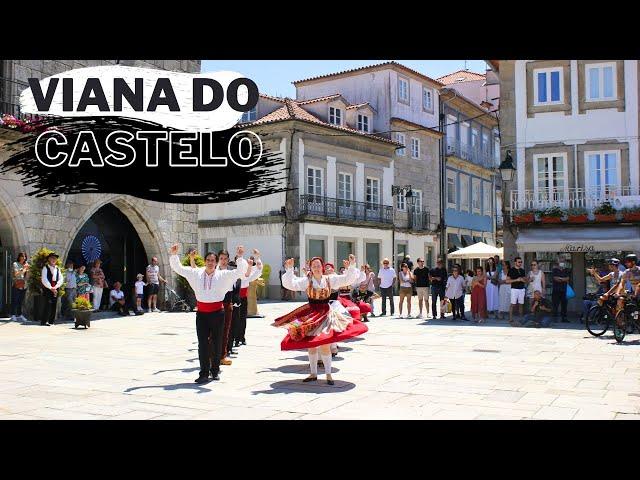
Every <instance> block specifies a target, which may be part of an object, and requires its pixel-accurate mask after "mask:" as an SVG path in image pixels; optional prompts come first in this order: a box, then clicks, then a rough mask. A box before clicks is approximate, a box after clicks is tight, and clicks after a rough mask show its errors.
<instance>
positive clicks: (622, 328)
mask: <svg viewBox="0 0 640 480" xmlns="http://www.w3.org/2000/svg"><path fill="white" fill-rule="evenodd" d="M628 324H629V319H628V318H627V313H626V312H625V311H624V310H620V311H619V312H618V314H617V315H616V320H615V322H614V324H613V336H614V338H615V339H616V342H618V343H621V342H622V340H624V336H625V335H626V334H627V326H628Z"/></svg>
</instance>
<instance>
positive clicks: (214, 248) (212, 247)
mask: <svg viewBox="0 0 640 480" xmlns="http://www.w3.org/2000/svg"><path fill="white" fill-rule="evenodd" d="M220 250H224V242H222V241H218V242H206V243H205V244H204V254H207V253H209V252H214V253H218V252H219V251H220Z"/></svg>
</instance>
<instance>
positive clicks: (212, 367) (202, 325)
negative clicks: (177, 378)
mask: <svg viewBox="0 0 640 480" xmlns="http://www.w3.org/2000/svg"><path fill="white" fill-rule="evenodd" d="M196 333H197V334H198V360H200V376H201V377H206V376H208V375H209V371H211V372H213V373H214V374H217V373H218V372H219V371H220V357H221V355H222V338H223V336H224V310H218V311H217V312H211V313H205V312H197V313H196ZM209 336H211V339H212V341H211V347H209ZM209 348H211V349H212V350H213V351H210V349H209Z"/></svg>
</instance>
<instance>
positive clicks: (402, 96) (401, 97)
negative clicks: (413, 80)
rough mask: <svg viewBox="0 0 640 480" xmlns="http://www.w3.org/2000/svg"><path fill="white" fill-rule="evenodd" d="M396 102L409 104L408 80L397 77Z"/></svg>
mask: <svg viewBox="0 0 640 480" xmlns="http://www.w3.org/2000/svg"><path fill="white" fill-rule="evenodd" d="M398 101H399V102H402V103H409V80H407V79H406V78H402V77H398Z"/></svg>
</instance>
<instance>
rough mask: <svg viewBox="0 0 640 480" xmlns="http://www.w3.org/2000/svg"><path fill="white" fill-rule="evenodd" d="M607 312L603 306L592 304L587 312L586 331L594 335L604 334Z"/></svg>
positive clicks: (606, 324)
mask: <svg viewBox="0 0 640 480" xmlns="http://www.w3.org/2000/svg"><path fill="white" fill-rule="evenodd" d="M609 321H610V319H609V312H608V311H607V309H606V308H605V307H601V306H600V305H594V306H593V307H591V308H590V309H589V311H588V312H587V319H586V321H585V323H586V325H587V331H588V332H589V333H590V334H591V335H593V336H594V337H599V336H600V335H604V333H605V332H606V331H607V329H608V328H609Z"/></svg>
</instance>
